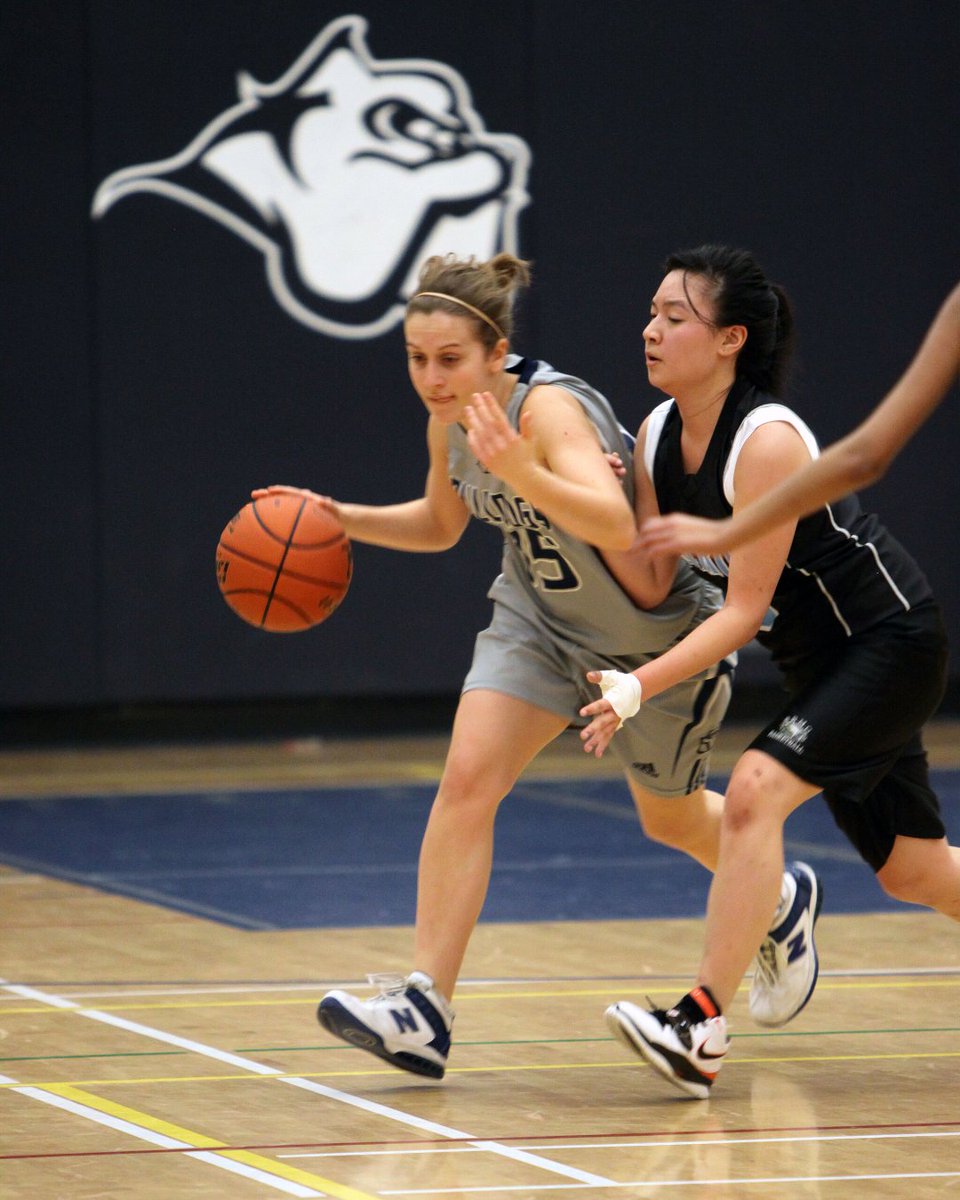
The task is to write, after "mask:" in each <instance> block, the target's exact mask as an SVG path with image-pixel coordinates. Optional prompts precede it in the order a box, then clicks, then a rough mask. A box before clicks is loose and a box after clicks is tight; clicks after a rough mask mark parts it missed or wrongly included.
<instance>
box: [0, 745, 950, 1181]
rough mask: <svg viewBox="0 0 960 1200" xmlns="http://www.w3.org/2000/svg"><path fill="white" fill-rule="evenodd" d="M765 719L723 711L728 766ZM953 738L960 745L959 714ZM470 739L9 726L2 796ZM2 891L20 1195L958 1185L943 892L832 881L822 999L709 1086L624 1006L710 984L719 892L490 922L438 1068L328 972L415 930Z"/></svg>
mask: <svg viewBox="0 0 960 1200" xmlns="http://www.w3.org/2000/svg"><path fill="white" fill-rule="evenodd" d="M748 733H749V731H746V730H737V729H734V730H731V731H728V732H727V733H725V734H724V736H723V740H722V742H721V745H720V746H719V748H718V754H717V758H716V763H715V765H716V767H717V770H718V771H720V772H723V771H725V770H727V769H728V768H729V765H730V763H731V762H732V761H733V757H734V755H735V754H736V752H737V751H738V749H739V748H740V746H742V744H743V743H744V742H745V741H746V740H747V736H748ZM928 741H929V744H930V748H931V759H932V762H933V764H934V765H935V766H937V767H938V768H941V769H944V770H947V771H951V772H953V771H957V770H960V731H958V727H957V726H956V725H955V724H949V723H943V724H939V725H936V726H934V727H932V728H931V730H930V737H929V739H928ZM444 745H445V740H444V739H442V738H435V739H432V738H431V739H412V738H399V739H396V740H394V741H391V742H389V743H383V742H379V741H378V742H374V741H372V740H366V739H358V740H353V741H344V742H324V741H321V740H302V741H297V742H293V743H271V744H252V743H251V744H245V745H230V746H226V745H206V746H167V747H152V748H150V747H146V748H145V747H138V748H126V749H119V750H118V749H114V750H92V749H87V750H84V749H76V750H45V751H27V750H23V751H6V752H2V753H0V768H2V773H0V804H2V803H3V798H6V799H9V800H11V801H13V802H14V803H18V802H21V801H23V800H24V799H28V800H32V799H34V798H35V799H36V808H37V812H40V813H41V814H43V813H45V812H47V809H46V808H45V807H44V805H45V803H46V802H48V801H50V800H54V799H56V798H63V797H67V798H69V799H68V800H67V801H65V803H67V804H73V803H79V801H80V798H82V797H85V796H87V797H89V796H97V797H105V798H109V800H110V802H111V803H113V802H115V803H116V805H117V806H118V811H119V810H120V809H121V808H122V806H123V805H124V803H125V802H127V799H128V798H129V797H131V796H134V795H137V794H141V793H143V792H151V793H154V794H158V795H161V796H167V797H168V803H169V805H170V806H176V805H178V804H187V803H190V801H189V800H187V799H185V798H184V797H187V796H190V795H196V794H197V793H206V794H208V795H213V796H220V795H226V794H229V793H234V792H238V791H243V790H255V789H265V790H268V791H282V790H283V789H285V788H289V789H292V788H297V789H318V790H319V791H320V792H322V791H323V789H329V788H333V787H336V788H341V789H343V788H351V787H359V786H366V787H384V788H396V787H398V786H401V785H404V784H411V783H413V784H418V785H421V784H427V785H429V783H430V782H431V781H432V780H434V779H435V778H436V776H437V772H438V770H439V764H440V761H441V757H442V753H443V748H444ZM599 770H607V771H611V772H612V768H608V767H606V766H604V765H602V764H600V765H598V764H594V763H591V762H589V761H588V760H586V758H585V756H583V755H582V754H581V753H580V751H579V747H578V745H577V744H576V742H575V740H567V739H561V740H560V742H559V743H558V744H557V746H556V747H555V748H553V749H551V750H550V751H548V752H547V753H545V754H544V755H543V756H541V758H540V760H539V761H538V762H537V763H536V764H535V765H534V767H533V768H531V771H530V772H529V775H530V776H531V777H532V778H534V779H548V780H557V781H561V780H562V781H564V783H565V786H567V787H568V788H569V789H571V790H572V791H573V792H575V791H576V789H577V784H578V781H579V780H582V779H585V778H587V777H588V776H590V775H592V776H595V775H596V774H597V772H598V771H599ZM811 803H812V804H817V803H819V802H818V801H816V800H815V801H811ZM8 811H13V810H12V808H11V809H9V810H8ZM60 811H62V810H56V811H54V810H52V809H51V810H50V814H51V820H56V819H57V815H56V814H57V812H60ZM266 832H267V831H265V835H266ZM145 836H146V835H145ZM0 851H2V847H0ZM501 852H503V853H509V848H508V847H502V846H500V845H498V854H500V853H501ZM37 856H38V857H39V858H42V857H43V848H42V847H38V850H37ZM849 870H850V871H851V872H861V873H862V872H863V871H865V868H863V867H862V866H857V865H853V866H851V867H850V868H849ZM368 886H369V888H370V890H371V894H372V893H373V892H374V891H375V889H376V887H377V882H376V880H371V881H370V883H369V885H368ZM0 896H2V900H3V905H2V912H3V918H2V939H3V941H2V967H0V971H2V974H3V982H2V983H0V1060H2V1061H0V1072H2V1075H0V1105H2V1113H0V1128H2V1130H3V1144H2V1150H0V1194H2V1195H3V1197H4V1200H28V1198H29V1200H67V1198H69V1200H86V1198H90V1200H92V1198H94V1197H96V1198H97V1200H114V1198H117V1200H119V1198H120V1197H127V1196H130V1195H136V1196H138V1197H140V1198H141V1200H166V1198H168V1197H176V1198H178V1200H180V1198H186V1200H194V1198H197V1200H200V1198H206V1197H229V1198H230V1200H234V1198H236V1200H243V1198H244V1197H269V1196H276V1195H289V1196H332V1197H340V1198H344V1200H363V1198H370V1197H394V1196H396V1197H414V1196H424V1197H438V1198H442V1197H466V1198H468V1200H469V1198H471V1197H477V1198H481V1197H487V1196H490V1197H497V1196H501V1195H502V1196H503V1197H504V1198H505V1200H523V1198H530V1200H533V1198H540V1197H543V1198H546V1197H548V1196H549V1195H551V1194H553V1193H560V1192H562V1193H568V1194H571V1195H572V1196H574V1197H582V1198H583V1200H612V1198H613V1197H619V1196H623V1195H629V1196H632V1197H633V1196H636V1197H645V1196H657V1197H666V1196H671V1197H672V1196H675V1195H676V1196H691V1197H703V1198H706V1197H709V1198H710V1200H741V1198H750V1200H753V1198H756V1200H773V1198H776V1200H783V1198H784V1197H790V1198H793V1197H825V1198H829V1200H834V1198H836V1200H859V1198H861V1197H863V1198H866V1197H870V1198H871V1200H872V1198H875V1197H877V1198H882V1197H891V1198H893V1197H896V1198H900V1197H904V1196H909V1197H911V1200H926V1198H928V1197H938V1198H939V1197H944V1196H949V1195H957V1196H960V1039H958V1034H960V1020H958V1017H960V930H958V928H957V927H956V926H955V925H953V924H951V923H950V922H948V921H947V920H945V919H944V918H942V917H940V916H937V915H935V914H932V913H928V912H926V911H923V910H919V909H910V908H907V907H906V906H900V908H899V909H898V910H897V911H877V912H868V913H864V912H858V913H853V914H851V913H843V912H837V911H830V909H831V904H830V892H829V890H828V892H827V900H826V904H825V910H824V915H823V916H822V918H821V920H820V923H819V925H818V945H819V949H820V956H821V967H822V970H821V978H820V983H819V986H818V988H817V991H816V994H815V996H814V998H813V1000H812V1002H811V1004H810V1005H809V1006H808V1008H807V1009H806V1010H805V1011H804V1012H803V1013H802V1014H801V1015H800V1016H799V1017H798V1018H797V1019H796V1020H795V1021H794V1022H793V1023H792V1024H791V1025H789V1026H788V1027H786V1028H785V1029H782V1030H775V1031H767V1030H761V1029H758V1028H757V1027H756V1026H754V1025H753V1024H752V1023H751V1022H750V1020H749V1018H748V1016H747V1012H746V998H745V994H741V997H740V998H739V1000H738V1003H737V1005H736V1006H735V1008H734V1011H733V1012H732V1013H731V1018H732V1024H733V1033H734V1038H735V1042H734V1048H733V1053H732V1054H731V1056H730V1058H729V1059H728V1062H727V1063H726V1064H725V1066H724V1069H723V1072H722V1074H721V1076H720V1078H719V1080H718V1083H717V1085H716V1090H715V1094H714V1095H713V1096H712V1097H711V1099H710V1100H709V1101H707V1102H696V1101H687V1100H684V1099H683V1098H682V1097H681V1094H680V1093H679V1092H674V1091H673V1089H671V1088H669V1087H668V1085H666V1084H665V1083H663V1081H661V1080H660V1079H659V1078H658V1077H657V1076H655V1075H654V1074H653V1073H652V1072H651V1071H650V1070H649V1069H647V1068H646V1067H644V1066H643V1065H642V1064H641V1063H640V1062H639V1061H638V1060H636V1059H633V1058H631V1057H630V1056H629V1055H628V1054H627V1052H626V1051H625V1050H624V1049H623V1048H622V1047H621V1046H620V1045H619V1043H617V1042H615V1041H614V1040H613V1039H612V1038H611V1037H610V1036H609V1035H608V1034H607V1031H606V1028H605V1026H604V1024H603V1020H602V1014H603V1010H604V1008H605V1007H606V1006H607V1005H608V1004H610V1003H611V1002H613V1001H614V1000H617V999H621V998H624V997H632V998H635V999H638V1000H641V1001H642V1000H643V998H644V997H645V996H650V997H651V998H652V999H653V1000H654V1001H657V1002H661V1001H669V1000H670V999H672V998H675V997H676V996H677V994H678V993H679V992H680V991H681V990H683V989H684V987H685V985H686V984H687V983H688V982H689V979H690V972H691V970H692V969H693V967H694V966H695V964H696V962H697V958H698V953H699V945H700V937H701V932H702V923H701V921H700V919H699V918H698V917H697V916H689V917H683V918H676V919H670V920H662V919H644V920H623V919H616V920H587V921H581V920H578V921H546V922H535V921H519V922H506V923H496V924H494V923H481V925H480V927H479V928H478V930H477V933H476V935H475V938H474V940H473V942H472V943H471V947H470V950H469V953H468V957H467V962H466V964H465V969H464V974H463V980H462V983H461V985H460V987H459V989H458V992H457V996H456V1003H455V1006H456V1008H457V1012H458V1017H457V1024H456V1027H455V1035H456V1036H455V1044H454V1052H453V1054H452V1056H451V1060H450V1066H449V1069H448V1072H447V1076H446V1078H445V1079H444V1080H443V1081H442V1082H441V1083H432V1082H430V1081H427V1080H421V1079H417V1078H415V1077H413V1076H409V1075H405V1074H403V1073H401V1072H397V1071H394V1070H392V1069H391V1068H389V1067H387V1066H386V1065H385V1064H382V1063H380V1061H379V1060H377V1059H374V1058H371V1057H369V1056H367V1055H364V1054H362V1053H361V1052H359V1051H356V1050H353V1049H351V1048H350V1047H347V1046H343V1045H341V1044H340V1043H337V1042H334V1041H333V1040H332V1039H330V1038H329V1037H328V1036H326V1035H325V1034H324V1033H323V1032H322V1031H321V1030H320V1029H319V1027H318V1026H317V1024H316V1021H315V1019H314V1010H315V1006H316V1003H317V1001H318V1000H319V998H320V996H321V995H322V994H323V992H324V991H325V990H326V989H327V988H328V987H330V986H334V985H343V984H354V985H357V986H361V987H365V986H366V985H365V984H364V983H363V982H362V981H363V980H364V977H365V974H366V972H367V971H368V970H389V969H394V968H396V969H401V970H402V969H404V968H405V967H406V966H407V965H408V953H409V947H410V940H411V939H410V929H409V927H408V926H406V925H388V926H379V925H375V926H369V927H360V928H305V929H304V928H286V929H263V930H250V929H241V928H236V927H231V926H230V925H227V924H223V923H221V922H218V921H213V920H206V919H202V918H201V917H198V916H196V915H192V914H191V913H188V912H184V911H178V910H177V909H175V908H169V907H165V906H161V905H158V904H152V903H147V902H144V901H142V900H136V899H131V898H130V897H129V896H127V895H119V894H115V893H113V892H111V891H105V890H101V889H100V888H99V887H97V886H92V885H91V884H89V883H84V884H80V883H77V882H71V881H70V880H69V879H68V878H65V877H64V876H63V875H61V876H60V877H54V876H51V875H48V874H45V873H40V872H35V871H30V870H25V869H23V868H22V867H20V868H17V867H11V866H6V867H0Z"/></svg>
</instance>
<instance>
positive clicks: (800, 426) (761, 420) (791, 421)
mask: <svg viewBox="0 0 960 1200" xmlns="http://www.w3.org/2000/svg"><path fill="white" fill-rule="evenodd" d="M771 421H783V422H784V424H786V425H791V426H792V427H793V428H794V429H795V430H796V431H797V433H799V434H800V436H801V437H802V438H803V444H804V445H805V446H806V448H807V451H808V452H809V454H810V457H811V458H819V457H820V447H819V446H818V445H817V439H816V438H815V437H814V435H813V431H812V430H811V429H810V427H809V425H807V424H806V423H805V422H803V421H801V420H800V418H799V417H798V416H797V414H796V413H795V412H794V411H793V410H792V409H790V408H787V406H786V405H785V404H761V405H759V406H758V407H757V408H754V409H752V410H751V411H750V412H748V413H747V415H746V416H745V417H744V419H743V421H742V422H741V424H740V428H739V429H738V430H737V432H736V436H735V437H734V439H733V444H732V445H731V447H730V455H729V457H728V458H727V465H726V466H725V467H724V470H723V494H724V497H725V499H726V501H727V503H728V504H729V505H730V507H731V508H733V500H734V487H733V476H734V473H735V471H736V469H737V461H738V460H739V458H740V452H741V450H742V449H743V447H744V446H745V445H746V443H747V439H748V438H749V437H750V435H751V434H753V433H756V431H757V430H758V429H759V428H760V426H761V425H769V424H770V422H771Z"/></svg>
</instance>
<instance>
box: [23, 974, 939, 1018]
mask: <svg viewBox="0 0 960 1200" xmlns="http://www.w3.org/2000/svg"><path fill="white" fill-rule="evenodd" d="M748 987H749V984H741V986H740V988H739V989H738V990H739V991H741V992H746V991H747V989H748ZM957 987H960V978H958V979H930V978H922V979H915V980H906V979H905V980H900V979H892V980H886V981H880V980H877V979H871V980H864V981H862V982H859V981H858V982H856V983H824V982H819V983H818V984H817V994H818V995H819V994H820V993H821V992H846V991H883V990H889V989H892V988H901V989H902V988H930V989H932V988H957ZM631 990H632V991H640V990H642V991H643V993H644V995H650V996H658V995H663V996H674V995H676V992H677V985H676V984H673V985H672V986H671V987H652V986H649V985H647V984H645V983H643V982H642V980H641V981H640V982H638V983H637V984H636V985H635V986H634V987H633V988H631V987H629V981H627V984H626V985H624V986H620V985H619V984H618V985H617V986H616V987H615V988H614V987H606V988H590V989H581V990H579V991H572V992H566V991H544V992H479V993H474V994H473V995H470V994H468V993H465V992H459V993H458V994H457V1000H456V1003H457V1007H458V1008H459V1007H460V1006H461V1005H462V1004H464V1003H469V1002H470V1001H471V1000H563V999H565V998H566V997H568V996H569V997H572V998H577V997H579V998H583V997H585V996H609V995H610V993H611V991H631ZM64 998H65V999H67V1000H69V998H70V997H69V996H65V997H64ZM321 998H322V992H319V991H318V992H317V994H316V996H309V995H306V994H304V995H300V996H294V997H289V998H287V997H285V998H284V999H282V1000H255V999H249V1000H248V999H243V1000H198V1001H191V1000H170V1001H157V1002H153V1003H150V1004H124V1003H122V1002H121V1003H118V1004H98V1005H97V1006H96V1008H93V1007H91V1006H88V1005H81V1004H71V1005H70V1006H69V1007H68V1008H51V1007H50V1006H49V1005H22V1006H19V1007H10V1008H8V1007H7V1006H6V1005H0V1014H2V1015H3V1016H8V1015H13V1014H17V1015H22V1014H25V1013H29V1014H35V1013H46V1014H47V1015H48V1016H52V1015H54V1014H57V1013H74V1014H76V1013H84V1012H143V1011H144V1010H148V1009H171V1008H174V1009H175V1008H182V1009H189V1010H193V1009H197V1008H269V1007H275V1006H280V1005H287V1006H290V1005H297V1006H300V1005H304V1006H306V1005H312V1004H317V1003H319V1001H320V999H321Z"/></svg>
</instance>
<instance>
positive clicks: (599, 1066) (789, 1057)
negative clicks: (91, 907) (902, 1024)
mask: <svg viewBox="0 0 960 1200" xmlns="http://www.w3.org/2000/svg"><path fill="white" fill-rule="evenodd" d="M79 1015H81V1016H82V1015H85V1014H84V1013H80V1014H79ZM120 1027H121V1028H127V1026H123V1025H121V1026H120ZM145 1028H146V1027H145V1026H138V1027H136V1028H135V1030H134V1032H142V1031H143V1030H144V1029H145ZM152 1032H153V1033H154V1034H159V1033H160V1031H158V1030H154V1031H152ZM148 1036H149V1034H148ZM169 1036H170V1037H171V1038H172V1037H173V1036H174V1035H169ZM194 1045H196V1046H199V1045H200V1043H194ZM196 1053H198V1054H203V1053H204V1051H203V1050H202V1049H201V1050H197V1051H196ZM207 1053H208V1054H209V1053H210V1048H209V1047H208V1048H207ZM216 1056H217V1055H213V1057H216ZM230 1057H232V1058H233V1059H234V1060H236V1057H237V1056H236V1055H233V1056H230ZM935 1058H960V1050H936V1051H922V1050H917V1051H898V1052H896V1053H894V1052H887V1053H883V1054H779V1055H763V1056H761V1057H757V1058H743V1057H740V1058H734V1059H732V1060H731V1062H730V1064H729V1065H731V1066H757V1065H762V1066H771V1065H774V1064H782V1063H832V1062H887V1061H892V1060H895V1059H896V1060H904V1059H923V1060H925V1061H926V1060H930V1059H935ZM626 1068H630V1069H631V1070H636V1069H638V1068H639V1069H641V1070H645V1069H647V1064H646V1063H645V1062H643V1060H642V1059H640V1058H632V1059H630V1058H627V1059H617V1060H616V1061H610V1062H576V1063H553V1062H551V1063H519V1064H517V1065H515V1066H506V1065H504V1064H503V1063H498V1064H497V1065H496V1066H482V1067H447V1074H448V1075H489V1074H496V1075H508V1074H518V1073H520V1072H524V1071H601V1070H602V1071H613V1070H623V1069H626ZM259 1074H260V1076H261V1077H269V1078H270V1079H273V1080H276V1081H277V1082H279V1083H289V1084H293V1085H294V1086H295V1087H304V1086H308V1085H309V1086H311V1087H312V1089H313V1090H315V1091H320V1092H321V1094H324V1095H325V1094H326V1091H333V1089H326V1091H325V1090H323V1089H325V1088H326V1085H324V1084H311V1083H310V1081H312V1080H316V1079H343V1078H347V1079H368V1078H373V1077H376V1076H380V1075H383V1076H387V1077H395V1076H396V1069H395V1068H386V1067H383V1068H377V1067H373V1068H368V1069H365V1070H350V1071H342V1070H341V1071H332V1070H331V1071H299V1072H297V1073H295V1074H294V1073H293V1072H290V1071H281V1070H279V1069H271V1070H269V1071H267V1070H261V1071H260V1072H259ZM244 1080H247V1081H248V1082H251V1083H253V1082H256V1080H253V1079H250V1076H249V1074H246V1073H245V1074H243V1075H146V1076H138V1077H136V1078H133V1079H128V1078H126V1077H124V1078H123V1079H79V1080H77V1081H76V1082H75V1086H77V1087H80V1086H82V1087H97V1088H110V1087H125V1086H127V1085H129V1084H138V1085H142V1086H150V1087H155V1086H157V1085H158V1084H164V1083H240V1082H243V1081H244ZM58 1083H59V1081H57V1080H53V1081H51V1082H49V1083H47V1082H46V1081H43V1080H40V1081H39V1082H37V1083H35V1085H34V1086H36V1087H56V1086H58ZM6 1086H7V1085H6V1084H3V1083H0V1091H3V1089H4V1088H5V1087H6ZM334 1098H335V1099H339V1100H344V1096H343V1095H342V1094H339V1093H338V1094H337V1095H335V1097H334ZM366 1104H367V1102H366V1101H364V1102H362V1103H359V1104H358V1107H361V1108H363V1107H366ZM396 1111H397V1112H398V1113H401V1112H402V1110H396ZM402 1115H403V1116H404V1117H406V1118H409V1119H408V1120H406V1122H405V1123H407V1124H414V1125H416V1127H417V1128H429V1129H431V1130H432V1129H436V1130H438V1131H440V1132H441V1135H442V1136H444V1137H456V1138H458V1139H459V1138H465V1139H467V1140H468V1141H469V1140H472V1138H473V1135H472V1134H464V1133H457V1132H455V1131H454V1132H451V1131H450V1130H449V1129H448V1128H447V1127H446V1126H443V1125H438V1126H433V1125H432V1124H431V1123H430V1122H427V1123H426V1124H425V1125H423V1124H421V1123H420V1118H418V1117H412V1116H411V1115H410V1114H402ZM395 1119H397V1120H399V1119H400V1117H396V1118H395Z"/></svg>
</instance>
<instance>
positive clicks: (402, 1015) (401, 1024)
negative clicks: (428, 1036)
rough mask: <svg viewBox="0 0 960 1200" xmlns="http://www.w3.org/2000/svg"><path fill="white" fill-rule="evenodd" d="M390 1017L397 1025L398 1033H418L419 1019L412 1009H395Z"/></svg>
mask: <svg viewBox="0 0 960 1200" xmlns="http://www.w3.org/2000/svg"><path fill="white" fill-rule="evenodd" d="M390 1015H391V1016H392V1017H393V1019H394V1021H396V1023H397V1033H416V1032H417V1018H416V1017H415V1016H414V1014H413V1009H412V1008H393V1009H391V1010H390Z"/></svg>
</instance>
